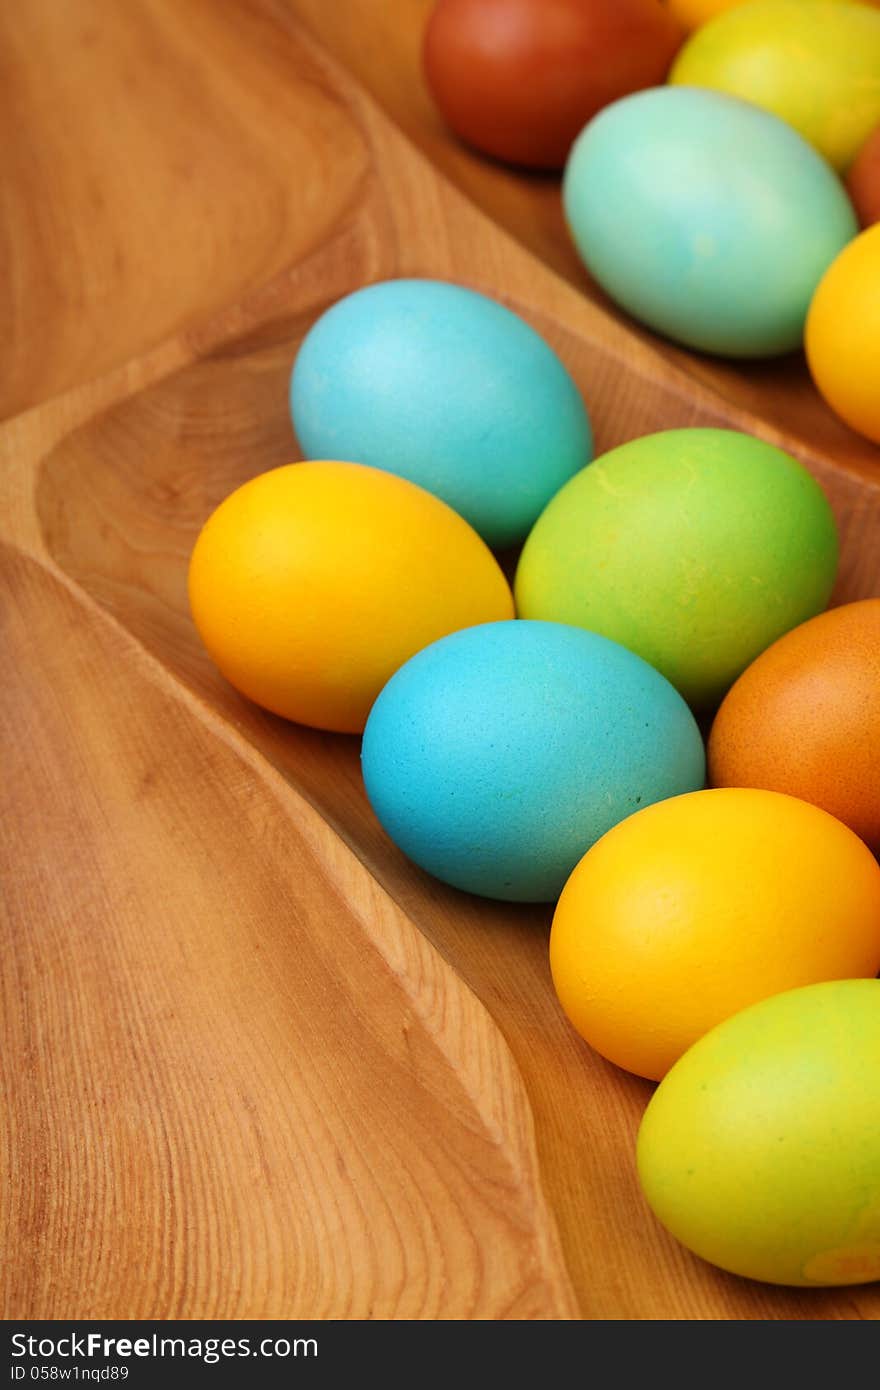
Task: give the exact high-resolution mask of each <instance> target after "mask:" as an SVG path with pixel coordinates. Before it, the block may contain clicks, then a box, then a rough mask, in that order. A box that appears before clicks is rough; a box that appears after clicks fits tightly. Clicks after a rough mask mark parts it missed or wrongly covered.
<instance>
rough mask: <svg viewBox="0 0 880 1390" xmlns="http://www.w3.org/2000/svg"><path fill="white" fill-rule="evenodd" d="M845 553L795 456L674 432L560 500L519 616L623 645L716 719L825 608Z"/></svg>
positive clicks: (523, 562)
mask: <svg viewBox="0 0 880 1390" xmlns="http://www.w3.org/2000/svg"><path fill="white" fill-rule="evenodd" d="M837 552H838V546H837V532H836V527H835V523H834V518H833V516H832V514H831V509H830V507H829V505H828V502H827V500H826V498H825V495H824V493H823V492H822V490H821V488H820V487H819V485H818V483H816V482H815V480H814V479H813V478H812V477H811V476H810V474H809V473H807V471H806V469H804V468H802V467H801V465H800V464H799V463H797V462H796V461H795V460H794V459H792V458H790V457H789V455H788V454H785V453H783V452H782V451H781V450H780V449H776V448H774V447H773V446H772V445H770V444H765V443H764V442H763V441H762V440H759V439H754V438H752V436H750V435H746V434H739V433H738V432H736V431H733V430H713V429H693V430H667V431H664V432H662V433H660V434H653V435H646V436H644V437H643V438H641V439H635V440H633V441H632V442H631V443H629V444H623V445H621V446H620V447H619V448H617V449H612V450H611V452H610V453H607V454H604V455H603V456H602V457H601V458H600V459H597V460H596V462H595V463H593V464H592V465H591V466H590V467H589V468H587V469H584V470H583V471H582V472H581V473H579V474H578V475H577V476H576V477H575V478H573V479H572V480H571V482H570V483H568V484H566V486H565V487H564V488H563V489H562V491H561V492H560V493H559V494H558V495H557V496H556V497H555V498H554V499H553V501H552V502H551V503H550V505H549V506H548V507H547V509H546V510H545V511H544V513H543V515H542V516H541V517H540V519H539V520H538V522H537V523H536V525H535V527H534V529H533V530H532V532H531V534H530V536H529V538H528V540H527V542H526V544H525V547H524V548H523V552H522V556H521V558H520V562H519V567H518V569H517V574H516V585H515V591H516V600H517V609H518V612H519V613H520V615H521V616H522V617H524V618H541V619H548V620H551V621H555V622H563V623H575V624H578V625H580V626H582V627H585V628H589V629H591V630H592V631H595V632H601V633H603V634H604V635H605V636H606V637H611V638H613V639H614V640H615V641H617V642H621V643H623V645H624V646H626V647H629V648H630V649H631V650H632V651H634V652H638V654H639V655H640V656H642V657H644V659H645V660H646V661H649V662H651V664H652V665H653V666H656V667H657V669H658V670H660V671H662V672H663V674H664V675H665V676H666V677H667V678H668V679H669V680H670V681H672V683H673V685H675V686H676V688H677V689H678V690H680V691H681V693H682V694H683V695H684V696H685V698H686V699H687V700H689V701H690V702H691V703H692V704H693V705H695V706H700V707H709V706H712V705H713V704H714V703H717V701H718V700H719V699H720V698H721V696H722V695H723V694H724V692H725V691H726V690H727V688H728V686H729V685H730V684H731V683H732V682H733V681H734V680H735V678H736V677H737V676H738V675H739V674H740V672H741V671H742V670H743V669H744V668H745V667H746V666H747V665H748V664H749V662H750V661H752V660H754V658H755V657H756V656H757V655H758V653H759V652H761V651H763V650H764V648H765V647H767V646H769V645H770V643H771V642H773V641H774V640H775V639H776V638H777V637H779V636H780V635H781V634H782V633H783V632H786V631H788V629H789V628H792V627H795V626H796V624H798V623H800V622H803V621H805V620H806V619H807V618H810V617H812V616H813V615H814V614H815V613H818V612H819V611H820V609H822V608H824V606H825V604H826V603H827V602H828V598H829V596H830V594H831V589H832V585H833V583H834V577H835V573H836V569H837Z"/></svg>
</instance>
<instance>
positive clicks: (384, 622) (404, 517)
mask: <svg viewBox="0 0 880 1390" xmlns="http://www.w3.org/2000/svg"><path fill="white" fill-rule="evenodd" d="M189 598H190V607H191V609H192V615H193V619H194V621H195V624H196V627H197V629H198V632H199V635H200V637H201V639H202V641H203V642H204V644H205V646H206V647H207V649H208V653H209V655H210V656H211V657H212V659H213V660H214V662H215V663H216V664H217V666H218V667H219V668H220V670H221V671H222V673H223V675H224V676H225V677H226V679H227V680H229V681H230V682H231V683H232V684H233V685H234V686H235V687H236V688H237V689H238V690H240V691H241V693H242V694H243V695H246V696H248V697H249V698H250V699H251V700H255V701H256V703H257V704H259V705H263V706H264V707H265V708H266V709H268V710H272V711H273V713H275V714H280V715H283V716H284V717H285V718H287V719H294V720H296V721H297V722H299V723H301V724H311V725H313V726H314V727H315V728H318V729H333V730H337V731H339V732H343V733H358V732H360V730H361V729H362V728H363V726H364V721H365V719H366V717H367V712H368V710H369V708H370V705H371V704H372V702H373V700H374V699H375V698H376V696H377V695H378V693H379V691H380V690H381V688H382V686H383V685H384V684H385V682H386V681H387V679H388V677H389V676H390V675H391V674H392V673H393V672H394V671H396V670H397V668H398V666H400V665H402V663H403V662H404V661H406V660H407V658H408V657H410V656H412V655H413V653H414V652H416V651H418V650H419V649H420V648H421V647H424V646H426V645H427V644H428V643H429V642H433V641H434V640H435V639H436V638H437V637H441V636H443V635H444V633H447V632H452V631H454V630H455V629H456V628H460V627H467V626H468V625H469V624H471V623H479V622H484V621H486V620H490V619H493V618H507V617H509V616H511V614H512V612H513V600H512V597H511V593H510V589H509V588H508V585H507V581H506V580H505V578H504V575H503V574H502V572H501V570H500V568H499V566H498V563H497V561H496V560H495V558H494V556H493V555H492V552H491V551H490V550H488V549H487V548H486V546H485V545H484V543H483V541H481V540H480V537H479V536H478V535H477V534H476V532H475V531H473V530H472V529H471V528H470V526H468V524H467V522H465V521H463V520H462V518H461V517H460V516H458V515H457V514H456V513H455V512H453V511H452V510H451V508H449V507H447V506H446V505H445V504H444V503H443V502H440V501H438V499H437V498H436V497H432V496H431V494H430V493H428V492H425V491H423V489H422V488H418V487H416V486H415V485H414V484H413V483H408V482H406V481H405V480H404V479H403V478H395V477H394V476H393V475H392V474H390V473H382V472H380V471H378V470H377V469H374V468H363V467H360V466H358V465H357V464H353V463H336V462H333V461H316V462H313V463H298V464H290V465H288V466H286V467H284V468H275V469H272V470H271V472H268V473H262V474H260V476H259V477H256V478H252V479H251V481H250V482H247V483H245V484H244V485H243V486H242V487H240V488H238V489H237V490H236V491H235V492H233V493H232V494H231V495H230V496H229V497H227V498H226V500H225V501H223V502H221V503H220V506H219V507H218V508H217V509H216V510H215V511H214V512H213V513H212V515H211V516H210V517H209V518H208V520H207V522H206V523H205V525H204V527H203V528H202V531H201V533H200V535H199V537H198V540H197V541H196V544H195V548H194V549H193V553H192V557H191V560H190V567H189Z"/></svg>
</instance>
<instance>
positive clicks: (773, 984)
mask: <svg viewBox="0 0 880 1390" xmlns="http://www.w3.org/2000/svg"><path fill="white" fill-rule="evenodd" d="M550 966H551V971H552V974H553V982H554V985H555V987H556V992H557V994H558V996H559V1001H560V1003H561V1004H562V1007H563V1009H564V1010H565V1013H566V1014H567V1015H568V1018H569V1019H570V1021H571V1022H572V1024H573V1025H574V1027H575V1028H576V1029H577V1031H578V1032H579V1033H580V1034H581V1036H582V1037H584V1038H585V1039H586V1041H587V1042H588V1043H589V1044H590V1045H591V1046H592V1047H594V1048H595V1049H596V1050H597V1051H598V1052H601V1053H602V1055H603V1057H607V1058H608V1060H609V1061H611V1062H615V1063H616V1064H617V1065H618V1066H620V1067H625V1068H626V1070H627V1071H633V1072H636V1073H637V1074H638V1075H639V1076H647V1077H651V1078H652V1079H654V1080H657V1079H658V1078H660V1077H661V1076H663V1075H664V1074H665V1073H666V1072H667V1071H668V1069H669V1068H670V1067H671V1066H672V1064H673V1062H675V1061H676V1060H677V1059H678V1058H679V1057H680V1056H681V1055H682V1053H683V1052H685V1051H686V1050H687V1048H689V1047H690V1046H691V1045H692V1044H693V1043H695V1042H696V1041H697V1039H698V1038H700V1037H701V1036H702V1035H703V1034H704V1033H706V1032H708V1030H709V1029H710V1028H713V1027H714V1026H715V1025H716V1024H717V1023H720V1022H721V1021H722V1019H724V1018H727V1017H729V1016H730V1015H731V1014H734V1013H736V1012H737V1010H739V1009H742V1008H744V1007H745V1006H746V1005H747V1004H752V1003H755V1002H756V1001H757V1000H758V999H763V998H765V997H767V996H768V995H771V994H777V993H778V992H779V991H780V990H784V989H794V988H795V987H796V986H798V985H806V984H812V983H813V982H814V981H819V980H830V979H845V978H847V977H849V976H856V975H865V976H869V975H875V974H876V973H877V969H878V967H880V866H878V864H877V862H876V860H875V859H874V857H873V855H872V854H871V853H870V852H869V850H868V849H867V848H866V846H865V845H863V844H862V842H861V840H860V839H859V838H858V836H856V835H854V834H853V832H852V831H851V830H848V829H847V827H846V826H845V825H842V824H841V823H840V821H838V820H835V819H834V817H833V816H829V815H828V814H827V813H826V812H825V811H820V810H819V809H818V807H816V806H810V805H808V804H807V802H805V801H799V800H797V799H796V798H795V797H791V796H782V795H780V794H779V793H778V792H768V791H754V790H748V789H740V788H736V789H724V790H720V791H698V792H695V793H693V794H692V795H689V796H678V797H675V798H673V799H671V800H668V801H663V802H660V803H659V804H658V805H656V806H650V807H648V809H647V810H646V811H639V812H638V814H636V815H634V816H631V817H630V818H629V819H628V820H625V821H623V822H622V823H621V824H620V825H617V826H615V828H614V829H613V830H611V831H610V832H609V833H608V834H607V835H605V836H604V838H603V839H601V840H600V841H599V842H598V844H596V845H594V846H593V848H592V849H591V850H590V851H589V852H588V853H587V854H586V855H585V856H584V858H583V859H582V860H581V862H580V863H579V864H578V866H577V868H576V869H575V870H574V872H573V874H572V875H571V878H570V879H569V880H568V882H567V883H566V885H565V888H564V889H563V892H562V896H561V897H560V899H559V903H558V906H557V908H556V914H555V916H554V918H553V927H552V931H551V935H550Z"/></svg>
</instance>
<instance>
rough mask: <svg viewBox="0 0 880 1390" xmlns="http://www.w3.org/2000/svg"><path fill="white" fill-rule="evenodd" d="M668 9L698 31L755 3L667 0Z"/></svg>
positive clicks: (871, 1)
mask: <svg viewBox="0 0 880 1390" xmlns="http://www.w3.org/2000/svg"><path fill="white" fill-rule="evenodd" d="M834 2H835V3H844V2H845V0H834ZM665 3H666V8H667V9H668V10H669V13H670V14H671V15H672V17H673V19H676V20H677V21H678V23H679V24H681V25H683V26H684V28H685V29H698V28H699V27H700V25H701V24H708V22H709V20H710V19H714V18H715V16H716V15H719V14H724V13H725V12H726V11H727V10H734V9H736V8H737V7H738V6H740V5H746V4H751V3H753V0H665ZM797 3H798V4H799V5H804V4H809V3H811V0H797ZM858 3H860V4H863V5H877V4H878V3H880V0H858Z"/></svg>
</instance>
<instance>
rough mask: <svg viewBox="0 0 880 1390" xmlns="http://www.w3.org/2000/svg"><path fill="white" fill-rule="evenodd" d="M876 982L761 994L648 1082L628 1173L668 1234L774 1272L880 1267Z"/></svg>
mask: <svg viewBox="0 0 880 1390" xmlns="http://www.w3.org/2000/svg"><path fill="white" fill-rule="evenodd" d="M878 1076H880V981H878V980H835V981H832V982H830V983H826V984H816V985H809V986H808V987H807V988H805V989H795V990H790V991H788V992H787V993H784V994H777V995H775V996H774V997H773V998H772V999H764V1000H762V1002H761V1003H760V1004H755V1005H753V1007H752V1008H750V1009H745V1010H743V1012H742V1013H738V1014H736V1015H735V1016H734V1017H733V1018H729V1019H727V1021H726V1022H725V1023H722V1024H720V1025H719V1026H718V1027H717V1028H713V1030H712V1032H711V1033H707V1034H706V1036H705V1037H704V1038H701V1040H700V1041H699V1042H698V1043H697V1044H696V1045H695V1046H694V1047H692V1048H691V1049H690V1051H689V1052H687V1053H685V1055H684V1057H682V1059H681V1061H680V1062H678V1063H677V1064H676V1065H675V1066H674V1067H673V1068H672V1071H671V1072H670V1073H669V1075H668V1076H667V1077H666V1079H665V1081H663V1082H662V1083H661V1085H660V1086H659V1087H658V1088H657V1091H656V1092H655V1094H654V1097H653V1099H652V1100H651V1103H650V1104H649V1106H648V1108H647V1110H646V1111H645V1116H644V1119H643V1120H642V1126H641V1129H640V1131H639V1142H638V1168H639V1177H640V1179H641V1182H642V1187H643V1188H644V1192H645V1196H646V1197H647V1199H648V1201H649V1203H650V1205H651V1207H652V1208H653V1210H654V1212H655V1213H656V1215H657V1216H658V1217H659V1219H660V1220H661V1221H662V1222H663V1224H664V1226H666V1227H667V1229H668V1230H669V1231H671V1232H672V1234H673V1235H674V1236H676V1237H677V1239H678V1240H680V1241H681V1242H682V1244H683V1245H686V1246H687V1247H688V1249H689V1250H692V1251H693V1252H694V1253H695V1254H697V1255H701V1256H702V1257H703V1259H704V1260H710V1261H711V1262H712V1263H713V1264H716V1265H720V1266H721V1268H722V1269H727V1270H730V1271H731V1273H733V1274H740V1275H745V1276H747V1277H748V1278H750V1279H761V1280H764V1281H765V1282H768V1283H774V1284H792V1285H801V1286H804V1287H807V1288H809V1287H810V1286H813V1287H817V1286H822V1285H835V1284H836V1285H844V1284H864V1283H868V1282H870V1281H872V1280H874V1279H880V1105H878V1099H877V1078H878Z"/></svg>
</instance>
